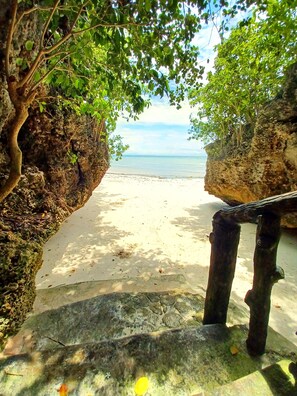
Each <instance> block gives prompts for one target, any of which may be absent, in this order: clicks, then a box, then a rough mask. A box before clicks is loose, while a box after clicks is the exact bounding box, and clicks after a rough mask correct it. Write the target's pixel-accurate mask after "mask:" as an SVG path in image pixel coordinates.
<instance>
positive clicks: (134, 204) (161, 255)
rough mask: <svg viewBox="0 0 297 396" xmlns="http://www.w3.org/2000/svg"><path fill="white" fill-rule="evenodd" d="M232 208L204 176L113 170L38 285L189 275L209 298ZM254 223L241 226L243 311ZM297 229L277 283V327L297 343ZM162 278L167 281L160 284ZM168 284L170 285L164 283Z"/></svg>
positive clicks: (50, 246) (237, 297) (143, 283)
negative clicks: (214, 241) (213, 252)
mask: <svg viewBox="0 0 297 396" xmlns="http://www.w3.org/2000/svg"><path fill="white" fill-rule="evenodd" d="M224 206H226V205H225V204H224V203H223V202H222V201H220V200H219V199H217V198H215V197H213V196H211V195H209V194H208V193H207V192H205V191H204V185H203V180H202V179H159V178H153V177H142V176H127V175H115V174H110V173H108V174H106V176H105V177H104V179H103V181H102V182H101V184H100V186H99V187H98V188H97V189H96V190H95V191H94V192H93V195H92V197H91V198H90V200H89V201H88V203H87V204H86V205H85V206H84V207H83V208H82V209H80V210H78V211H77V212H75V213H73V214H72V215H71V216H70V217H69V218H68V219H67V220H66V221H65V222H64V224H63V225H62V226H61V228H60V230H59V232H58V233H57V234H56V235H55V236H53V237H52V238H51V239H50V240H49V241H48V242H47V244H46V245H45V248H44V263H43V266H42V268H41V270H40V271H39V273H38V275H37V279H36V284H37V288H38V289H50V288H53V287H55V286H59V285H70V284H73V283H78V282H86V281H102V285H104V287H103V288H102V290H101V292H112V291H122V290H124V291H125V290H130V289H131V290H132V291H137V290H141V291H143V290H147V289H149V290H152V291H153V290H159V289H160V288H161V289H162V288H165V289H166V284H167V289H168V288H170V279H172V280H173V283H174V281H175V280H176V279H177V278H176V277H178V276H179V277H181V278H183V279H185V284H184V287H186V288H187V289H188V290H189V291H194V292H198V293H200V294H202V295H205V290H206V286H207V278H208V267H209V257H210V243H209V240H208V236H209V233H210V232H211V219H212V216H213V214H214V213H215V212H216V211H217V210H219V209H221V208H222V207H224ZM255 229H256V226H255V225H253V224H245V225H243V226H242V231H241V241H240V246H239V251H238V260H237V269H236V274H235V279H234V283H233V291H232V301H234V302H235V303H236V304H237V305H238V307H244V308H241V309H242V312H243V317H242V322H243V323H246V322H247V317H248V310H247V307H246V305H245V304H244V302H243V298H244V296H245V294H246V292H247V291H248V290H249V289H250V288H251V285H252V276H253V264H252V257H253V251H254V246H255ZM296 251H297V234H296V233H292V232H285V231H284V232H283V233H282V237H281V242H280V246H279V250H278V264H279V265H280V266H281V267H283V269H284V270H285V274H286V279H285V280H282V281H280V282H279V283H278V284H276V285H275V286H274V288H273V295H272V308H271V317H270V326H271V327H273V328H274V329H275V330H276V331H278V332H280V333H281V334H282V335H283V336H285V337H286V338H287V339H289V340H290V341H291V342H293V343H295V344H296V345H297V335H296V334H295V332H296V331H297V303H296V301H297V299H296V296H297V255H296ZM159 281H160V282H159ZM164 285H165V286H164Z"/></svg>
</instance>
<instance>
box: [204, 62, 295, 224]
mask: <svg viewBox="0 0 297 396" xmlns="http://www.w3.org/2000/svg"><path fill="white" fill-rule="evenodd" d="M243 144H244V145H245V147H244V149H243V150H241V148H240V147H239V148H237V149H235V148H234V151H233V152H232V150H231V149H230V147H229V150H228V149H227V150H226V148H225V150H226V151H227V155H222V151H220V150H219V153H218V151H217V150H215V146H216V145H210V146H209V147H208V149H207V151H208V159H207V170H206V177H205V190H206V191H208V192H209V193H210V194H213V195H215V196H217V197H219V198H221V199H222V200H223V201H225V202H227V203H229V204H231V205H235V204H238V203H246V202H250V201H255V200H259V199H263V198H266V197H269V196H273V195H277V194H283V193H286V192H290V191H294V190H297V64H295V65H293V66H292V67H291V68H290V69H289V70H288V74H287V81H286V83H285V86H284V87H283V91H282V93H281V94H280V95H279V97H278V98H276V99H274V100H273V101H271V102H270V103H269V104H267V105H266V106H265V107H264V108H263V110H262V112H261V114H260V115H259V117H258V119H257V123H256V127H255V131H254V135H253V136H252V137H251V139H246V141H244V142H243ZM283 224H284V225H285V226H288V227H297V216H295V215H290V216H288V217H286V219H285V220H284V223H283Z"/></svg>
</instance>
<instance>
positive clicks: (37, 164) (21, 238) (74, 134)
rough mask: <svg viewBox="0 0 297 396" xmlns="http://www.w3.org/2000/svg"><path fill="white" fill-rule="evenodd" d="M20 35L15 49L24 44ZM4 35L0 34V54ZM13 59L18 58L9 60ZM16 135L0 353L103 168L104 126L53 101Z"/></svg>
mask: <svg viewBox="0 0 297 396" xmlns="http://www.w3.org/2000/svg"><path fill="white" fill-rule="evenodd" d="M0 6H1V7H0V8H1V9H0V25H1V26H7V20H8V9H9V4H8V3H6V2H5V1H3V0H1V1H0ZM30 23H31V25H32V24H33V27H32V26H31V25H30V26H26V27H24V29H23V30H22V32H23V33H22V34H23V36H22V38H20V41H19V46H18V48H19V49H20V50H21V48H22V42H24V41H25V40H26V32H27V31H28V29H29V28H30V29H32V28H35V29H38V25H36V23H35V22H34V20H33V21H31V22H30ZM4 33H5V31H4V30H2V29H1V32H0V47H1V48H2V47H4V46H5V45H3V43H5V34H4ZM0 55H1V56H0V185H1V184H2V183H3V182H4V180H5V178H6V177H7V175H8V172H9V156H8V151H7V131H8V130H9V127H10V123H11V120H12V118H13V115H14V107H13V105H12V104H11V102H10V100H9V96H8V93H7V86H6V82H5V79H4V73H3V69H4V65H3V53H2V52H1V53H0ZM14 55H17V54H14ZM29 114H30V115H29V118H28V120H27V121H26V124H25V125H24V126H23V128H22V130H21V132H20V135H19V144H20V147H21V150H22V152H23V168H22V177H21V180H20V182H19V184H18V186H17V188H16V189H15V190H14V192H13V193H12V194H11V195H10V196H8V197H7V198H6V199H5V200H4V201H3V202H2V203H1V204H0V347H1V343H2V341H3V340H4V339H5V338H6V337H7V335H9V334H11V333H13V332H15V331H16V329H17V328H18V327H19V325H20V324H22V322H23V321H24V319H25V317H26V315H27V313H28V312H29V311H30V310H31V308H32V305H33V302H34V298H35V276H36V272H37V271H38V269H39V268H40V266H41V264H42V246H43V244H44V242H45V241H46V240H47V239H48V238H49V237H50V236H51V235H52V234H53V233H54V232H55V231H56V230H57V229H58V227H59V225H60V224H61V223H62V222H63V221H64V220H65V218H66V217H67V216H69V215H70V214H71V213H72V212H73V211H75V210H76V209H78V208H80V207H81V206H82V205H84V203H85V202H86V201H87V200H88V199H89V197H90V196H91V194H92V191H93V190H94V188H95V187H96V186H97V185H98V184H99V183H100V181H101V179H102V177H103V176H104V174H105V172H106V170H107V168H108V150H107V145H106V138H105V135H106V134H105V127H104V122H102V123H101V124H98V123H97V122H96V121H95V120H94V119H92V118H91V117H89V116H83V117H78V116H77V115H76V114H75V113H74V112H72V111H71V110H68V109H65V108H64V109H61V107H60V106H58V103H57V101H55V100H52V101H51V103H48V104H47V106H46V111H44V112H42V113H41V112H40V111H39V107H38V106H37V104H36V105H35V107H34V106H33V107H32V108H31V109H30V112H29Z"/></svg>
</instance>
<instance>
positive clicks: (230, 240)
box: [203, 212, 240, 324]
mask: <svg viewBox="0 0 297 396" xmlns="http://www.w3.org/2000/svg"><path fill="white" fill-rule="evenodd" d="M239 237H240V226H239V225H238V224H237V223H234V222H230V221H228V220H224V219H223V218H222V217H221V216H220V213H219V212H218V213H217V214H216V215H215V216H214V218H213V232H212V233H211V234H210V237H209V240H210V242H211V257H210V268H209V276H208V285H207V292H206V299H205V308H204V318H203V324H214V323H223V324H225V323H226V318H227V310H228V305H229V299H230V293H231V287H232V281H233V278H234V272H235V265H236V258H237V248H238V243H239Z"/></svg>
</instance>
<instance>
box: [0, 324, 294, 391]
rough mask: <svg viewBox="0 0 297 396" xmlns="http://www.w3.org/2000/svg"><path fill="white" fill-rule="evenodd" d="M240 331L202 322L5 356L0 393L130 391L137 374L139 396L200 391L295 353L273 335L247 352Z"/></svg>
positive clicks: (243, 330)
mask: <svg viewBox="0 0 297 396" xmlns="http://www.w3.org/2000/svg"><path fill="white" fill-rule="evenodd" d="M246 337H247V329H246V328H245V327H239V326H233V327H232V328H227V327H225V326H223V325H209V326H200V327H191V328H184V329H174V330H167V331H163V332H155V333H150V334H138V335H133V336H130V337H124V338H121V339H117V340H110V341H102V342H99V343H88V344H83V345H72V346H65V347H60V348H57V349H53V350H43V351H39V352H34V353H31V354H23V355H18V356H11V357H8V358H6V359H2V360H1V361H0V384H1V391H0V394H1V392H2V395H5V396H20V395H22V396H32V395H39V396H45V395H55V394H57V390H58V389H59V388H60V386H61V384H66V385H67V387H68V390H69V395H77V396H78V395H79V396H81V395H83V396H85V395H86V396H87V395H90V396H91V395H100V396H101V395H102V396H104V395H108V396H114V395H121V396H128V395H131V396H132V395H134V386H135V383H136V381H137V379H138V378H139V377H141V376H145V377H147V378H148V382H149V387H148V390H147V392H146V393H145V395H146V396H164V395H166V396H177V395H178V396H179V395H180V396H183V395H184V396H186V395H187V396H189V395H197V394H201V393H202V394H203V392H205V393H206V394H207V392H211V391H213V390H214V389H215V388H218V387H219V386H221V385H224V384H228V383H230V382H232V381H235V380H237V379H239V378H241V377H243V376H246V375H248V374H250V373H252V372H254V371H256V370H260V369H262V368H263V367H265V366H268V365H270V364H272V363H275V362H277V361H280V360H282V359H284V358H288V357H290V358H291V359H293V360H295V359H296V348H295V347H294V345H292V344H289V343H286V344H285V345H286V348H287V349H285V350H284V349H283V347H279V345H282V342H284V340H283V339H282V337H281V336H279V335H278V334H276V333H275V334H273V337H272V339H271V342H270V344H269V345H267V353H266V354H265V355H264V356H262V357H261V358H251V357H250V356H249V355H248V354H247V351H246V348H245V340H246ZM279 340H280V342H279ZM234 347H236V350H237V352H236V353H235V354H234V352H232V350H234ZM294 348H295V354H294Z"/></svg>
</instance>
